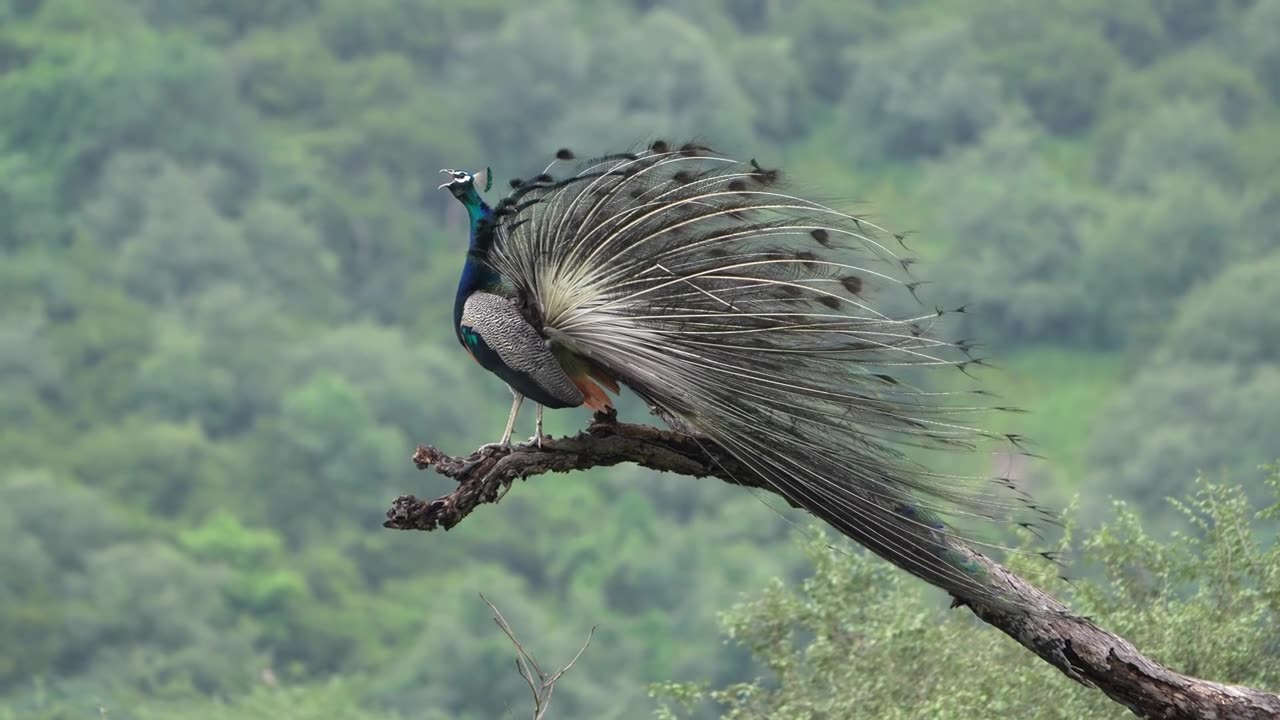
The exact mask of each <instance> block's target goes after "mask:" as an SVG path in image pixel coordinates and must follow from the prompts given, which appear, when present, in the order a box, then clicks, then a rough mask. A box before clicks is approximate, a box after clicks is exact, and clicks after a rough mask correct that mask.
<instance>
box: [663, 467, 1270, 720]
mask: <svg viewBox="0 0 1280 720" xmlns="http://www.w3.org/2000/svg"><path fill="white" fill-rule="evenodd" d="M1268 482H1269V483H1270V485H1271V488H1272V490H1273V495H1272V500H1273V501H1274V500H1276V499H1280V473H1277V472H1273V473H1272V475H1271V477H1270V478H1269V480H1268ZM1174 507H1175V508H1176V509H1177V511H1178V513H1179V514H1180V515H1181V516H1182V518H1183V519H1184V520H1185V521H1186V522H1187V525H1188V529H1187V530H1186V531H1183V532H1179V533H1175V534H1174V535H1173V536H1172V537H1171V538H1169V541H1168V542H1164V541H1162V540H1161V539H1158V538H1157V537H1154V536H1153V535H1151V534H1150V533H1149V532H1148V531H1147V530H1146V529H1144V528H1143V524H1142V522H1141V521H1140V520H1139V517H1138V514H1137V512H1136V511H1135V510H1134V508H1132V507H1130V506H1128V505H1125V504H1123V503H1120V504H1118V505H1117V506H1116V518H1115V519H1114V520H1112V521H1110V522H1108V523H1106V524H1104V525H1103V526H1102V527H1100V528H1098V529H1097V530H1095V531H1093V532H1091V533H1089V534H1088V535H1086V536H1084V537H1083V538H1082V540H1081V542H1080V543H1079V548H1080V549H1081V550H1082V551H1083V554H1084V557H1085V558H1086V559H1087V560H1088V561H1090V562H1091V563H1092V564H1095V565H1096V566H1097V568H1098V570H1099V572H1098V573H1097V574H1096V575H1091V576H1087V577H1083V578H1078V579H1076V580H1075V581H1074V582H1073V583H1072V584H1071V585H1070V586H1068V585H1067V584H1066V583H1064V582H1062V581H1060V580H1057V579H1055V578H1054V577H1053V574H1052V571H1051V570H1050V569H1048V568H1046V567H1044V564H1043V563H1038V564H1037V563H1035V561H1030V560H1025V559H1024V560H1023V561H1022V562H1018V563H1015V566H1018V567H1019V568H1020V569H1021V570H1022V572H1023V573H1024V574H1027V575H1030V576H1032V577H1035V578H1037V580H1038V582H1039V584H1040V585H1041V586H1042V587H1043V586H1048V587H1050V588H1052V589H1053V590H1054V591H1055V593H1056V594H1058V595H1059V596H1060V597H1064V598H1065V599H1066V600H1067V602H1068V604H1069V605H1070V606H1072V609H1073V610H1075V611H1076V612H1078V613H1081V614H1083V615H1086V616H1088V617H1091V618H1093V619H1094V620H1095V621H1097V622H1098V623H1100V624H1101V625H1103V626H1104V627H1107V628H1108V629H1110V630H1112V631H1114V632H1117V633H1119V634H1120V635H1122V636H1124V637H1126V638H1128V639H1130V640H1132V641H1133V642H1134V643H1135V644H1136V645H1137V646H1138V647H1139V648H1141V649H1142V650H1143V651H1144V652H1145V653H1147V654H1149V655H1150V656H1152V657H1155V658H1158V659H1159V660H1160V662H1163V663H1167V664H1168V665H1169V666H1171V667H1173V668H1176V669H1178V670H1180V671H1183V672H1187V673H1190V674H1192V675H1194V676H1198V677H1213V678H1217V679H1220V680H1223V681H1226V682H1233V683H1241V684H1245V685H1250V686H1253V687H1260V688H1275V687H1276V686H1277V685H1280V657H1278V656H1277V655H1276V654H1275V652H1274V647H1275V643H1276V641H1277V640H1278V639H1280V638H1278V637H1277V633H1276V627H1277V621H1280V594H1277V593H1276V592H1275V581H1276V579H1277V578H1278V577H1280V545H1276V544H1274V543H1270V544H1267V543H1266V542H1265V541H1264V540H1262V539H1261V538H1259V537H1258V536H1257V535H1256V534H1255V531H1254V530H1253V525H1252V523H1253V522H1254V521H1256V520H1272V519H1275V518H1276V517H1277V516H1278V515H1280V503H1277V504H1275V505H1271V506H1270V507H1267V508H1265V509H1262V510H1258V509H1257V508H1255V507H1253V506H1251V505H1250V503H1249V501H1248V500H1247V499H1246V498H1245V496H1244V495H1243V493H1241V491H1240V490H1239V489H1238V488H1229V487H1225V486H1221V485H1215V484H1211V483H1200V484H1199V485H1198V486H1197V487H1196V489H1195V491H1194V492H1193V493H1192V494H1190V495H1189V496H1188V497H1187V498H1186V499H1185V500H1184V501H1182V502H1179V503H1175V505H1174ZM1070 542H1071V541H1070V536H1068V538H1067V539H1066V540H1064V547H1066V546H1068V545H1069V544H1070ZM809 556H810V558H811V560H812V562H813V564H814V570H813V573H812V575H810V576H809V577H808V578H807V579H806V580H805V581H804V583H803V584H802V585H801V586H800V587H799V588H796V589H791V588H790V587H788V585H787V584H785V583H783V582H781V581H777V582H775V583H773V584H772V585H770V586H769V587H768V588H767V589H766V590H765V591H764V592H763V593H761V594H759V595H757V596H756V597H754V598H752V599H749V600H747V601H744V602H742V603H739V604H738V605H736V606H734V607H733V608H732V609H730V610H729V611H728V612H726V613H724V614H723V615H722V617H721V626H722V629H723V632H724V633H725V635H726V636H727V637H728V638H729V639H731V640H732V641H734V642H736V643H739V644H741V645H743V646H745V647H746V648H748V649H749V650H750V651H751V653H752V655H753V656H754V657H755V658H756V659H757V660H758V661H759V662H760V663H761V664H762V665H763V666H764V669H765V670H766V671H767V676H765V677H761V678H759V679H757V680H755V681H753V682H748V683H740V684H733V685H727V686H723V687H719V688H716V689H714V690H711V689H709V688H708V687H707V686H705V685H699V684H696V683H695V684H688V683H676V684H659V685H656V686H654V687H653V692H654V694H655V696H656V697H658V698H659V700H660V701H661V704H662V707H661V708H660V711H659V713H658V717H659V718H664V719H665V720H674V718H676V717H678V716H681V713H682V712H687V711H691V710H693V709H695V708H699V707H701V708H705V707H706V705H707V704H712V705H715V706H719V708H721V710H722V713H723V714H722V715H721V717H723V718H732V719H733V720H750V719H752V718H761V719H763V718H769V719H770V720H791V719H793V718H794V719H795V720H800V719H802V718H815V717H831V718H835V717H838V718H850V719H851V720H852V719H854V718H917V717H930V718H938V719H939V720H946V719H948V718H957V719H958V718H964V719H965V720H982V719H984V718H992V719H995V718H1006V717H1036V718H1045V719H1046V720H1052V719H1054V718H1062V719H1063V720H1067V719H1071V720H1075V718H1082V717H1088V718H1117V720H1118V719H1119V718H1124V717H1130V715H1129V712H1128V711H1127V710H1125V709H1124V708H1123V707H1121V706H1119V705H1117V704H1115V703H1113V702H1112V701H1110V700H1108V699H1107V698H1106V697H1105V696H1103V695H1102V694H1101V693H1099V692H1097V691H1096V690H1092V689H1089V688H1085V687H1082V686H1080V685H1078V684H1076V683H1074V682H1072V681H1071V680H1069V679H1068V678H1066V677H1064V676H1063V675H1062V674H1061V673H1060V672H1058V671H1057V670H1055V669H1053V668H1051V667H1049V666H1048V665H1046V664H1044V663H1042V662H1040V661H1038V660H1036V659H1034V658H1032V657H1031V655H1029V654H1028V652H1027V651H1026V650H1025V649H1024V648H1022V647H1021V646H1020V645H1018V644H1016V643H1014V642H1013V641H1012V640H1011V639H1009V638H1008V637H1006V636H1004V635H1002V634H1000V633H999V632H998V631H996V630H994V629H992V628H989V627H986V626H982V625H980V624H978V623H977V622H976V621H974V620H973V619H972V618H971V617H968V616H967V613H965V614H964V615H963V616H962V615H960V614H958V613H957V611H949V612H948V611H945V610H942V609H940V606H941V604H940V603H938V602H937V601H935V600H934V599H933V598H932V597H930V598H929V599H927V600H926V599H924V598H922V596H921V594H920V593H919V592H918V590H919V588H918V587H917V583H916V581H914V580H912V579H910V578H908V577H907V576H906V575H904V574H903V573H901V572H899V571H897V570H895V569H893V568H891V567H890V566H888V565H887V564H886V563H884V562H882V561H880V560H878V559H875V558H873V557H871V556H870V555H869V554H867V553H865V552H861V551H855V552H852V553H847V554H844V553H837V552H832V551H831V550H830V549H829V547H828V545H827V538H826V537H825V536H824V535H823V534H822V533H821V532H819V534H818V537H817V538H816V539H815V540H814V541H813V542H812V543H811V544H810V546H809ZM959 612H961V613H962V612H963V611H959ZM686 717H687V716H686Z"/></svg>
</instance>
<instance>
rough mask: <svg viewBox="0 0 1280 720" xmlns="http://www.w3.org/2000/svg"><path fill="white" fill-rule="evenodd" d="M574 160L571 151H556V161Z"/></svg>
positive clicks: (565, 149) (564, 149)
mask: <svg viewBox="0 0 1280 720" xmlns="http://www.w3.org/2000/svg"><path fill="white" fill-rule="evenodd" d="M573 158H574V155H573V151H572V150H570V149H569V148H560V149H559V150H557V151H556V159H557V160H572V159H573Z"/></svg>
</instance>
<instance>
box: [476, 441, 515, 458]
mask: <svg viewBox="0 0 1280 720" xmlns="http://www.w3.org/2000/svg"><path fill="white" fill-rule="evenodd" d="M509 452H511V441H510V440H502V441H500V442H491V443H485V444H484V445H481V446H480V447H478V448H476V452H475V454H476V455H479V456H480V457H492V456H494V455H499V454H501V455H505V454H507V453H509Z"/></svg>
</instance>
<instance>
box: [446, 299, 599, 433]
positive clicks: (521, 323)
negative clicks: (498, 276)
mask: <svg viewBox="0 0 1280 720" xmlns="http://www.w3.org/2000/svg"><path fill="white" fill-rule="evenodd" d="M461 326H462V327H461V329H462V337H463V340H464V342H465V343H466V345H467V350H468V351H470V352H471V354H472V356H473V357H475V359H476V360H477V361H478V362H479V363H480V364H481V365H482V366H484V367H485V369H487V370H489V371H490V372H492V373H494V374H495V375H497V376H498V377H501V378H502V379H503V380H505V381H506V383H507V384H508V385H510V386H511V388H512V389H513V390H515V391H516V392H519V393H521V394H522V395H524V396H525V397H528V398H530V399H532V400H533V401H534V402H537V403H540V404H542V405H545V406H547V407H551V408H564V407H577V406H578V405H581V404H582V402H583V395H582V391H581V390H579V389H578V386H577V385H576V384H574V382H573V380H571V379H570V377H569V376H568V374H566V373H565V370H564V368H563V367H562V366H561V364H560V362H559V361H558V360H557V359H556V356H555V355H554V354H552V352H551V350H550V348H548V347H547V341H546V340H545V339H544V338H543V337H542V335H540V334H539V333H538V331H537V330H535V329H534V327H533V326H532V325H530V324H529V321H528V320H526V319H525V317H524V315H522V314H521V313H520V310H519V308H517V307H516V306H515V305H514V304H513V303H512V302H511V301H510V300H508V299H507V298H504V297H502V296H501V295H495V294H493V293H486V292H478V293H473V294H472V295H471V297H469V298H467V301H466V303H465V304H464V306H463V310H462V321H461Z"/></svg>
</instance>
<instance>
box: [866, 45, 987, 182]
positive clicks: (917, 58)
mask: <svg viewBox="0 0 1280 720" xmlns="http://www.w3.org/2000/svg"><path fill="white" fill-rule="evenodd" d="M855 61H856V63H857V67H858V70H857V73H856V74H855V75H854V77H853V80H852V81H851V84H850V86H849V90H848V92H847V93H846V94H845V98H844V101H843V102H842V103H841V109H840V111H841V114H842V115H843V117H844V123H843V125H844V130H845V134H846V137H847V138H848V140H847V142H849V143H850V145H852V146H853V147H855V148H858V149H860V150H861V152H862V153H863V154H864V155H866V156H869V157H872V158H878V159H884V160H889V161H901V160H910V159H913V158H919V157H927V156H934V155H938V154H939V153H942V152H943V151H944V150H946V149H948V148H950V147H953V146H957V145H965V144H968V143H972V142H974V141H976V140H977V139H978V137H979V136H980V135H981V134H982V131H983V130H985V129H986V128H988V127H989V126H991V125H992V124H993V123H994V122H995V121H996V119H997V117H998V116H999V110H998V108H999V106H1000V101H1001V97H1000V84H999V81H997V80H996V79H995V78H994V77H992V76H991V75H990V74H988V73H987V72H986V71H984V70H983V69H982V68H981V66H980V65H979V63H978V62H977V60H976V58H975V57H974V52H973V45H972V40H971V38H970V36H969V34H968V33H967V32H965V31H964V30H963V29H962V28H958V27H955V28H953V27H944V28H940V29H935V28H930V29H927V30H921V31H918V32H915V33H912V34H911V35H909V36H907V37H905V38H903V39H902V40H901V41H900V42H896V43H893V44H889V45H885V44H878V45H876V46H874V47H872V48H869V49H866V50H864V51H861V52H858V53H857V54H856V55H855Z"/></svg>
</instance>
